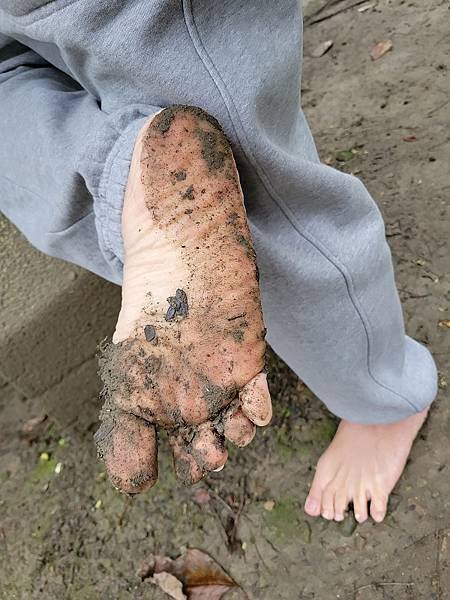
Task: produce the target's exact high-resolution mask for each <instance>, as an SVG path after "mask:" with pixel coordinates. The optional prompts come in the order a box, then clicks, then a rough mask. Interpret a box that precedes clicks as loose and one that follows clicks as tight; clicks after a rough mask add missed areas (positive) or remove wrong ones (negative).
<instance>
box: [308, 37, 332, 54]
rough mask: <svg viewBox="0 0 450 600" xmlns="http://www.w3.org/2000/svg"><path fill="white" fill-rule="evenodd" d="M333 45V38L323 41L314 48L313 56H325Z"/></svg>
mask: <svg viewBox="0 0 450 600" xmlns="http://www.w3.org/2000/svg"><path fill="white" fill-rule="evenodd" d="M332 45H333V40H326V41H325V42H322V43H321V44H319V45H318V46H317V47H316V48H314V50H313V51H312V52H311V56H313V57H314V58H319V57H320V56H323V55H324V54H326V53H327V52H328V50H329V49H330V48H331V46H332Z"/></svg>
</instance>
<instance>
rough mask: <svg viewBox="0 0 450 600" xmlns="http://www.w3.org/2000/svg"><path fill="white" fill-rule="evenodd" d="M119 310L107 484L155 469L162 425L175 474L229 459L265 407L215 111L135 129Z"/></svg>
mask: <svg viewBox="0 0 450 600" xmlns="http://www.w3.org/2000/svg"><path fill="white" fill-rule="evenodd" d="M122 231H123V240H124V248H125V264H124V281H123V288H122V308H121V311H120V315H119V319H118V322H117V326H116V331H115V333H114V337H113V344H110V345H108V346H107V347H106V348H105V350H104V353H103V358H102V359H101V376H102V379H103V382H104V392H103V393H104V396H105V404H104V407H103V409H102V413H101V420H102V424H101V426H100V429H99V431H98V432H97V434H96V441H97V446H98V449H99V454H100V455H101V456H102V457H103V459H104V460H105V463H106V466H107V469H108V471H109V474H110V477H111V479H112V481H113V483H114V484H115V485H116V487H118V488H119V489H121V490H123V491H126V492H128V493H136V492H139V491H142V490H144V489H146V488H148V487H151V486H152V485H153V484H154V483H155V481H156V479H157V462H156V454H157V450H156V433H155V425H160V426H163V427H164V428H166V429H168V430H169V431H170V443H171V445H172V449H173V453H174V459H175V470H176V474H177V476H178V478H179V479H180V480H181V481H183V482H184V483H187V484H190V483H193V482H195V481H198V480H199V479H200V478H201V477H202V476H203V475H204V474H205V473H206V472H207V471H210V470H213V469H218V468H220V467H221V466H223V464H224V463H225V461H226V459H227V452H226V450H225V447H224V437H226V438H228V439H229V440H231V441H232V442H234V443H236V444H237V445H239V446H245V445H246V444H248V443H249V442H250V441H251V439H252V438H253V436H254V434H255V425H266V424H267V423H268V422H269V420H270V418H271V404H270V396H269V392H268V388H267V382H266V376H265V374H264V373H263V372H262V371H263V368H264V353H265V341H264V336H265V329H264V323H263V320H262V313H261V306H260V297H259V286H258V280H257V269H256V263H255V255H254V251H253V245H252V241H251V237H250V232H249V229H248V226H247V219H246V214H245V209H244V205H243V198H242V192H241V188H240V185H239V178H238V174H237V170H236V166H235V163H234V159H233V156H232V153H231V149H230V146H229V144H228V141H227V140H226V138H225V136H224V134H223V132H222V130H221V129H220V126H219V125H218V123H217V122H216V121H215V119H213V118H211V117H209V116H208V115H207V114H206V113H204V112H203V111H201V110H200V109H197V108H194V107H186V106H175V107H171V108H168V109H165V110H163V111H162V112H160V113H158V114H157V115H156V116H154V117H153V118H152V119H151V120H150V121H149V122H148V123H147V124H146V126H145V127H144V128H143V130H142V131H141V133H140V135H139V137H138V140H137V143H136V146H135V150H134V154H133V159H132V163H131V168H130V175H129V180H128V185H127V190H126V196H125V202H124V209H123V216H122Z"/></svg>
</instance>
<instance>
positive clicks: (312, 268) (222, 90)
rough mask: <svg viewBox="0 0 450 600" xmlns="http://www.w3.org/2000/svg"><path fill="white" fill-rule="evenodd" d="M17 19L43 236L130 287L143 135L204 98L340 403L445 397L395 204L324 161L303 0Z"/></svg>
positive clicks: (279, 286) (16, 145)
mask: <svg viewBox="0 0 450 600" xmlns="http://www.w3.org/2000/svg"><path fill="white" fill-rule="evenodd" d="M0 32H1V34H0V208H1V209H2V211H3V212H4V213H5V214H6V216H7V217H9V218H10V219H11V220H12V221H13V222H14V223H15V224H16V225H17V226H18V227H19V228H20V229H21V231H22V232H23V233H24V234H25V236H26V237H27V238H28V239H29V240H30V242H31V243H32V244H34V245H35V246H36V247H37V248H39V249H41V250H42V251H43V252H46V253H48V254H51V255H53V256H57V257H60V258H63V259H66V260H69V261H71V262H74V263H77V264H79V265H82V266H83V267H86V268H87V269H89V270H91V271H93V272H95V273H98V274H99V275H101V276H102V277H105V278H106V279H109V280H110V281H114V282H116V283H119V284H120V282H121V277H122V257H123V251H122V239H121V231H120V225H121V207H122V200H123V192H124V186H125V184H126V180H127V174H128V168H129V164H130V157H131V152H132V148H133V145H134V141H135V138H136V134H137V132H138V130H139V129H140V127H142V125H143V123H144V121H145V119H146V116H147V115H150V114H152V113H154V112H156V111H157V110H159V109H160V108H161V107H165V106H168V105H171V104H193V105H197V106H201V107H202V108H204V109H205V110H207V111H208V112H210V113H211V114H212V115H214V116H215V117H216V118H217V119H218V120H219V121H220V122H221V124H222V125H223V127H224V129H225V131H226V133H227V135H228V137H229V138H230V140H231V142H232V145H233V149H234V152H235V156H236V159H237V163H238V167H239V171H240V175H241V179H242V186H243V189H244V195H245V202H246V207H247V212H248V216H249V220H250V224H251V230H252V234H253V238H254V242H255V246H256V251H257V256H258V264H259V269H260V273H261V286H262V299H263V309H264V317H265V321H266V325H267V328H268V340H269V342H270V344H271V345H272V347H273V348H274V349H275V350H276V352H277V353H278V354H279V355H280V356H281V357H282V358H283V359H284V360H285V361H286V362H287V363H288V364H289V365H290V367H291V368H292V369H293V370H294V371H295V372H296V373H297V374H298V375H299V377H300V378H301V379H302V380H303V381H304V382H305V383H306V384H307V385H308V386H309V387H310V388H311V389H312V390H313V391H314V392H315V393H316V394H317V395H318V396H319V398H321V400H322V401H323V402H324V403H325V404H326V405H327V407H328V408H329V409H330V410H331V411H332V412H333V413H335V414H336V415H338V416H340V417H343V418H346V419H349V420H352V421H356V422H360V423H383V422H391V421H396V420H399V419H403V418H405V417H407V416H409V415H411V414H413V413H415V412H417V411H420V410H422V409H423V408H425V407H426V406H428V405H429V404H430V403H431V402H432V400H433V398H434V396H435V393H436V370H435V366H434V362H433V359H432V358H431V356H430V354H429V353H428V351H427V350H426V349H425V348H424V347H423V346H421V345H419V344H418V343H417V342H415V341H413V340H412V339H410V338H409V337H407V336H405V332H404V325H403V318H402V312H401V307H400V303H399V298H398V295H397V292H396V288H395V283H394V277H393V269H392V263H391V256H390V252H389V248H388V246H387V244H386V240H385V234H384V225H383V221H382V218H381V216H380V213H379V211H378V209H377V207H376V205H375V203H374V202H373V200H372V199H371V197H370V196H369V194H368V192H367V191H366V189H365V188H364V186H363V185H362V183H361V182H360V181H359V180H358V179H356V178H354V177H352V176H349V175H346V174H343V173H340V172H338V171H336V170H334V169H332V168H330V167H327V166H325V165H323V164H321V163H320V161H319V158H318V156H317V152H316V149H315V147H314V142H313V139H312V137H311V134H310V131H309V128H308V125H307V123H306V120H305V117H304V115H303V113H302V111H301V109H300V95H299V89H300V65H301V44H302V26H301V7H299V5H298V2H296V0H283V2H275V1H274V0H220V1H219V0H127V1H124V0H53V1H49V0H0Z"/></svg>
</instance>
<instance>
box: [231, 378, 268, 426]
mask: <svg viewBox="0 0 450 600" xmlns="http://www.w3.org/2000/svg"><path fill="white" fill-rule="evenodd" d="M239 398H240V400H241V403H242V412H243V413H244V415H245V416H247V417H248V418H249V419H250V421H252V422H253V423H254V424H255V425H259V426H260V427H264V426H265V425H268V423H269V422H270V420H271V418H272V401H271V399H270V392H269V387H268V385H267V376H266V374H265V373H258V375H256V376H255V377H253V379H252V380H251V381H249V383H247V385H245V386H244V387H243V388H242V390H241V391H240V392H239Z"/></svg>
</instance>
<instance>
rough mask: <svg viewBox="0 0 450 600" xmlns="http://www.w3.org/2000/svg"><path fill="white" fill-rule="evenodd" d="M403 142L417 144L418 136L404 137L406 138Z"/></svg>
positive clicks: (403, 138)
mask: <svg viewBox="0 0 450 600" xmlns="http://www.w3.org/2000/svg"><path fill="white" fill-rule="evenodd" d="M402 140H403V141H404V142H416V141H417V138H416V136H415V135H404V136H403V137H402Z"/></svg>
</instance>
